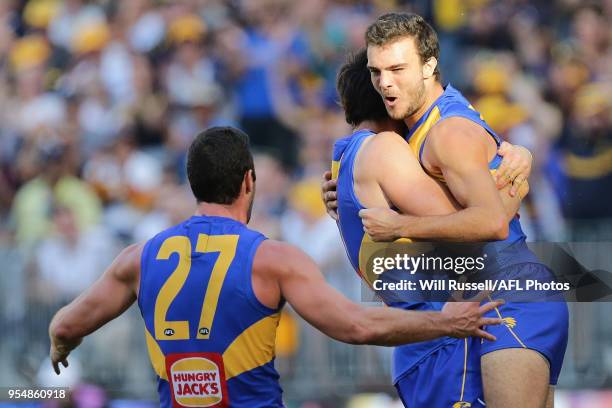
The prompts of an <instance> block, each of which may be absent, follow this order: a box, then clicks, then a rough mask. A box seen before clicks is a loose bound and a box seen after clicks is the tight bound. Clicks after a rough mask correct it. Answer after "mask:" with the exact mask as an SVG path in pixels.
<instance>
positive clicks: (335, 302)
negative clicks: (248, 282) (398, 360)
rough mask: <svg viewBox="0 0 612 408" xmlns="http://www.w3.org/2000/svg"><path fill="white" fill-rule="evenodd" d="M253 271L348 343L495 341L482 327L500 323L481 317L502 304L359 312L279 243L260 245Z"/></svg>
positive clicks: (313, 268)
mask: <svg viewBox="0 0 612 408" xmlns="http://www.w3.org/2000/svg"><path fill="white" fill-rule="evenodd" d="M253 268H254V273H257V270H260V271H261V270H262V269H265V270H267V271H268V273H269V274H270V276H272V277H273V281H274V282H275V283H276V284H277V285H278V290H279V291H280V295H281V296H282V297H283V298H284V299H286V300H287V301H288V302H289V303H290V304H291V305H292V306H293V308H294V309H295V310H296V311H297V312H298V313H299V314H300V316H302V317H303V318H304V319H305V320H306V321H308V322H309V323H310V324H312V325H313V326H315V327H316V328H317V329H319V330H320V331H322V332H323V333H325V334H326V335H328V336H330V337H332V338H334V339H336V340H339V341H343V342H346V343H352V344H376V345H384V346H393V345H399V344H405V343H410V342H419V341H424V340H430V339H433V338H436V337H441V336H453V337H468V336H479V337H483V338H487V339H490V340H494V338H492V337H490V335H489V334H488V333H485V332H484V331H482V330H481V329H480V327H482V326H483V325H489V324H499V323H500V322H501V321H500V320H499V319H490V318H485V317H483V315H484V313H486V312H487V311H488V310H492V309H493V308H494V307H495V306H496V305H499V304H501V303H502V302H501V301H496V302H491V303H488V304H486V305H484V306H480V305H479V303H478V302H463V303H454V304H452V305H450V306H449V307H447V308H445V309H444V310H443V311H442V312H415V311H405V310H401V309H395V308H387V307H363V306H361V305H358V304H356V303H353V302H351V301H350V300H349V299H347V298H346V297H344V296H343V295H342V294H341V293H339V292H338V291H337V290H335V289H334V288H332V287H331V286H329V285H328V284H327V283H326V282H325V279H324V278H323V275H322V274H321V272H320V271H319V269H318V268H317V266H316V264H315V263H314V262H313V261H312V260H311V259H310V258H309V257H308V256H307V255H306V254H304V253H303V252H302V251H300V250H299V249H297V248H295V247H293V246H291V245H288V244H285V243H281V242H277V241H265V242H263V243H262V244H261V245H260V247H259V248H258V250H257V255H256V256H255V261H254V266H253ZM258 297H259V296H258Z"/></svg>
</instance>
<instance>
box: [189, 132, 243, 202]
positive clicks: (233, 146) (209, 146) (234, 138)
mask: <svg viewBox="0 0 612 408" xmlns="http://www.w3.org/2000/svg"><path fill="white" fill-rule="evenodd" d="M249 170H253V179H255V167H254V165H253V155H252V154H251V151H250V150H249V137H248V136H247V134H246V133H244V132H243V131H241V130H238V129H236V128H233V127H212V128H209V129H206V130H205V131H203V132H202V133H200V134H199V135H197V136H196V138H195V140H194V141H193V143H191V146H190V147H189V153H188V155H187V178H188V179H189V185H190V186H191V191H193V195H194V196H195V197H196V199H197V200H198V202H206V203H216V204H232V203H233V202H234V201H235V200H236V199H237V198H238V196H239V195H240V188H241V186H242V181H243V180H244V175H245V174H246V172H247V171H249Z"/></svg>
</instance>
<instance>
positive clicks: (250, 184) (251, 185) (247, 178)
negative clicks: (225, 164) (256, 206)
mask: <svg viewBox="0 0 612 408" xmlns="http://www.w3.org/2000/svg"><path fill="white" fill-rule="evenodd" d="M243 183H244V187H245V193H246V194H249V193H251V192H252V191H253V190H254V189H255V180H253V170H247V172H246V173H244V180H243Z"/></svg>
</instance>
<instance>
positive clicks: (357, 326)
mask: <svg viewBox="0 0 612 408" xmlns="http://www.w3.org/2000/svg"><path fill="white" fill-rule="evenodd" d="M349 322H350V323H349V326H348V328H347V330H346V331H345V332H344V333H343V337H344V338H343V339H341V340H342V341H344V342H345V343H349V344H374V343H375V342H376V339H377V337H378V334H377V333H376V325H375V324H373V322H369V321H368V316H367V310H366V309H365V308H361V307H360V308H359V309H356V310H355V313H352V316H351V318H350V319H349Z"/></svg>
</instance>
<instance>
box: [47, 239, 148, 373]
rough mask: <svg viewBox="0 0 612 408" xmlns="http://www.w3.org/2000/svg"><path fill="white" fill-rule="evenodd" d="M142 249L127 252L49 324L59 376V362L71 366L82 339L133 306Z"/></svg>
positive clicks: (54, 366) (54, 360) (120, 255)
mask: <svg viewBox="0 0 612 408" xmlns="http://www.w3.org/2000/svg"><path fill="white" fill-rule="evenodd" d="M142 248H143V245H142V244H134V245H131V246H129V247H127V248H126V249H124V250H123V251H122V252H121V253H120V254H119V255H118V256H117V258H115V260H114V261H113V263H112V264H111V265H110V266H109V267H108V269H107V270H106V271H105V272H104V273H103V274H102V276H101V277H100V278H99V279H98V280H97V281H96V282H95V283H94V284H93V285H92V286H91V287H90V288H89V289H87V290H86V291H85V292H84V293H82V294H81V295H79V297H77V298H76V299H75V300H73V301H72V302H71V303H70V304H68V305H67V306H65V307H63V308H62V309H60V310H59V311H58V312H57V313H56V314H55V316H54V317H53V319H52V320H51V324H50V325H49V337H50V339H51V350H50V357H51V362H52V364H53V368H54V370H55V372H56V373H57V374H59V372H60V369H59V363H62V364H63V365H64V367H67V366H68V361H67V358H68V355H69V354H70V352H71V351H72V350H73V349H74V348H76V347H77V346H78V345H79V344H80V343H81V340H82V339H83V337H85V336H87V335H88V334H90V333H92V332H94V331H95V330H96V329H98V328H100V327H101V326H103V325H104V324H105V323H107V322H109V321H111V320H112V319H114V318H116V317H117V316H119V315H120V314H122V313H123V312H124V311H125V310H126V309H127V308H128V307H130V305H131V304H132V303H134V301H135V300H136V295H137V285H138V280H139V274H140V255H141V254H142Z"/></svg>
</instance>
